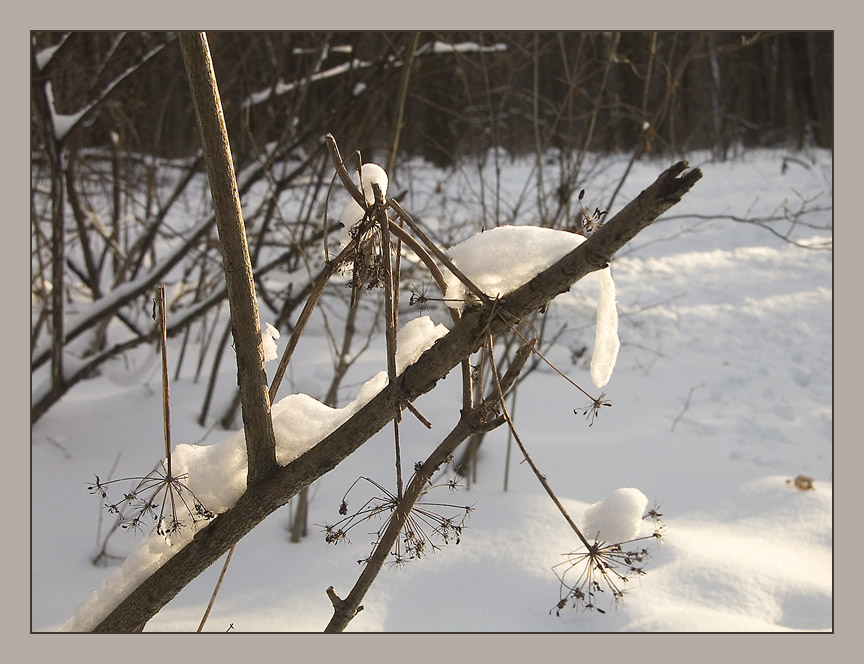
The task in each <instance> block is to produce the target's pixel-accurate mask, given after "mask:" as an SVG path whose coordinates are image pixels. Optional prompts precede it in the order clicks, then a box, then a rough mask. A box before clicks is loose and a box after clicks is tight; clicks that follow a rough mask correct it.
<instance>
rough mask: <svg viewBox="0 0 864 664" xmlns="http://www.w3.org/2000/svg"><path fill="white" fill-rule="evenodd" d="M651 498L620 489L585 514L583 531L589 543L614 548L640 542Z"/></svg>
mask: <svg viewBox="0 0 864 664" xmlns="http://www.w3.org/2000/svg"><path fill="white" fill-rule="evenodd" d="M647 506H648V498H647V497H646V496H645V494H644V493H642V492H641V491H640V490H639V489H632V488H626V489H618V490H617V491H616V492H615V493H613V494H612V495H611V496H609V497H608V498H606V499H605V500H601V501H600V502H597V503H594V504H593V505H590V506H588V507H587V508H586V509H585V511H584V512H583V513H582V530H583V532H584V534H585V536H586V537H587V538H588V539H589V540H595V539H596V540H597V541H599V542H606V543H607V544H611V543H613V542H616V543H617V542H627V541H629V540H632V539H636V538H637V537H639V535H640V534H641V533H642V523H643V522H642V517H643V516H644V515H645V508H646V507H647Z"/></svg>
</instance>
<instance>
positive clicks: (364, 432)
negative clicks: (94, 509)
mask: <svg viewBox="0 0 864 664" xmlns="http://www.w3.org/2000/svg"><path fill="white" fill-rule="evenodd" d="M687 168H688V167H687V164H686V163H685V162H679V163H677V164H675V165H673V166H672V167H670V168H669V169H667V170H666V171H664V172H663V173H662V174H661V175H660V176H659V177H658V178H657V180H656V181H655V182H654V183H653V184H652V185H650V186H649V187H648V188H647V189H645V190H644V191H643V192H642V193H640V194H639V196H637V197H636V199H634V200H633V201H632V202H631V203H630V204H628V205H627V206H626V207H625V208H624V209H623V210H621V211H620V212H619V213H618V214H616V215H615V216H614V217H613V218H612V219H610V220H609V221H608V222H607V223H606V224H605V225H604V226H603V227H602V228H601V229H600V230H598V231H596V232H595V233H594V234H592V235H591V237H590V238H588V239H587V240H586V241H585V242H583V243H582V244H580V245H579V246H578V247H577V248H576V249H574V250H573V251H572V252H570V253H569V254H567V255H566V256H565V257H564V258H562V259H561V260H559V261H558V262H557V263H556V264H555V265H553V266H552V267H550V268H548V269H547V270H545V271H543V272H541V273H540V274H538V275H537V276H536V277H535V278H534V279H532V280H531V281H530V282H528V283H527V284H525V285H523V286H522V287H521V288H519V289H517V290H516V291H514V292H513V293H511V294H509V295H507V296H505V297H503V298H501V299H500V300H497V301H495V302H494V303H493V304H492V305H487V304H480V305H477V306H474V307H470V308H468V309H466V310H465V312H464V313H463V315H462V317H461V318H460V319H459V322H458V323H456V324H454V326H453V329H452V330H451V331H450V332H449V333H448V334H446V335H445V336H443V337H442V338H440V339H439V340H438V341H437V342H436V343H435V344H434V345H433V346H432V347H431V348H430V349H429V350H427V351H426V352H425V353H423V355H422V356H421V357H420V358H419V359H418V360H417V361H416V362H415V363H414V364H412V365H411V366H409V367H407V368H406V369H405V370H404V372H403V373H402V374H401V375H400V376H399V379H398V381H397V383H398V384H397V389H396V390H393V389H386V388H385V389H383V390H382V391H381V392H380V393H379V394H378V395H377V396H376V397H374V398H373V399H372V400H371V401H370V402H369V403H367V404H366V406H364V407H363V408H361V409H360V410H359V411H358V412H357V413H356V414H355V415H354V416H353V417H351V418H350V419H349V420H348V421H346V422H345V423H344V424H343V425H342V426H340V427H339V428H338V429H336V430H335V431H334V432H333V433H331V434H330V435H329V436H327V437H326V438H324V439H323V440H322V441H321V442H319V443H318V444H317V445H315V446H314V447H313V448H311V449H310V450H309V451H307V452H306V453H305V454H303V455H301V456H300V457H298V458H297V459H295V460H294V461H292V462H291V463H289V464H288V465H286V466H283V467H279V468H278V470H276V471H275V472H273V473H271V474H270V475H268V476H266V477H262V478H261V479H260V480H259V481H258V482H257V483H255V484H250V485H249V486H248V488H247V490H246V493H245V494H243V496H241V497H240V499H239V500H238V501H237V503H236V504H235V505H234V507H233V508H231V509H230V510H228V511H227V512H224V513H223V514H221V515H219V516H218V517H216V518H215V519H214V520H213V521H212V522H211V523H210V525H208V526H207V527H205V528H204V529H203V530H201V531H199V532H198V533H197V534H196V535H195V537H194V538H193V540H192V541H191V542H190V543H189V544H187V545H186V546H185V547H183V548H182V549H181V550H179V551H178V552H177V553H176V554H175V555H174V556H173V557H172V558H171V559H169V560H168V561H167V562H166V563H165V564H164V565H162V566H161V567H160V568H159V569H158V570H156V571H155V572H154V573H153V574H152V575H151V576H150V577H148V578H147V579H146V580H145V581H143V582H142V583H141V584H140V585H139V586H138V587H136V588H135V589H133V590H132V591H131V592H130V594H129V595H128V596H127V598H126V599H125V600H123V601H122V602H121V603H120V604H119V605H118V606H117V607H115V608H114V610H112V611H111V613H109V614H108V616H107V617H106V618H105V619H104V620H102V621H101V622H100V623H99V624H98V625H97V626H96V627H95V628H94V630H93V631H97V632H123V631H131V630H134V629H136V628H137V627H139V626H140V625H141V624H142V623H144V622H146V621H147V620H149V619H150V618H151V617H152V616H153V615H155V614H156V613H157V612H158V611H159V610H160V609H161V608H162V607H163V606H164V605H165V604H166V603H168V602H169V601H170V600H171V599H172V598H173V597H174V596H175V595H176V594H177V593H178V592H180V590H181V589H182V588H183V587H185V586H186V585H187V584H188V583H189V582H190V581H192V580H193V579H194V578H195V577H196V576H198V575H199V574H200V573H201V572H203V571H204V570H205V569H206V568H207V567H209V566H210V565H211V564H213V563H214V562H216V561H217V560H218V559H219V558H220V557H221V556H222V555H224V554H225V552H226V551H228V550H229V549H230V548H231V546H232V545H233V544H235V543H236V542H237V541H239V540H240V539H241V538H242V537H243V536H244V535H246V534H247V533H248V532H249V531H250V530H252V529H253V528H254V527H255V526H256V525H257V524H258V523H260V522H261V521H262V520H263V519H264V518H265V517H267V515H269V514H270V513H272V512H273V511H275V510H276V509H278V508H279V507H281V506H282V505H284V504H285V503H287V502H288V500H290V499H291V498H292V497H293V496H294V495H296V494H297V493H298V492H299V491H300V490H301V489H302V488H303V487H305V486H307V485H308V484H310V483H311V482H313V481H314V480H316V479H317V478H319V477H321V476H322V475H324V474H325V473H327V472H329V471H330V470H332V469H333V468H335V467H336V466H337V465H338V464H339V463H340V462H341V461H342V460H343V459H345V458H346V457H348V456H349V455H350V454H352V453H353V452H354V451H355V450H357V449H358V448H359V447H360V446H362V445H363V444H364V443H365V442H366V441H367V440H368V439H369V438H371V437H372V435H373V434H375V433H376V432H377V431H379V430H380V429H381V428H383V427H384V426H385V425H386V424H387V423H388V422H389V421H390V420H391V419H392V418H393V417H394V414H395V406H396V404H395V402H394V396H395V395H396V394H398V395H400V396H401V397H402V398H403V399H409V400H413V399H416V398H417V397H418V396H420V395H422V394H425V393H426V392H429V391H430V390H432V389H433V388H434V387H435V385H436V383H437V382H438V381H439V380H440V379H442V378H443V377H444V376H446V375H447V373H449V372H450V370H451V369H453V368H454V367H456V366H457V365H458V364H459V363H460V362H461V361H462V360H463V359H465V358H467V357H469V356H470V355H471V354H472V353H474V352H475V351H476V350H477V349H478V348H479V347H480V346H481V345H482V344H483V342H484V339H485V338H486V335H487V334H488V333H492V334H496V333H498V332H502V331H504V330H505V329H507V328H508V325H509V324H508V322H507V320H505V318H504V317H502V316H498V315H495V314H496V312H498V311H501V310H503V311H506V312H507V313H509V314H510V315H511V316H516V317H518V318H524V317H526V316H527V315H528V314H530V313H532V312H534V311H536V310H538V309H540V308H541V307H543V306H544V305H546V304H547V303H548V302H549V301H551V300H552V299H553V298H554V297H555V296H557V295H559V294H560V293H563V292H566V291H567V290H568V289H569V288H570V287H571V286H572V285H573V284H575V283H576V282H577V281H579V280H580V279H581V278H582V277H584V276H585V275H587V274H588V273H590V272H593V271H595V270H597V269H600V268H601V267H603V266H604V265H605V264H607V263H608V261H609V260H611V258H612V256H613V254H614V253H615V252H616V251H618V250H619V249H621V247H623V246H624V245H625V244H626V243H627V242H629V241H630V240H631V239H632V238H634V237H635V236H636V235H637V234H638V233H639V232H640V231H641V230H642V229H644V228H645V227H647V226H648V225H649V224H650V223H651V222H652V221H654V219H656V218H657V217H658V216H659V215H661V214H663V212H665V211H666V210H668V209H669V208H670V207H672V206H673V205H675V204H676V203H677V202H678V201H680V200H681V197H682V196H683V195H684V194H685V193H687V191H689V190H690V188H691V187H692V186H693V185H694V184H695V183H696V182H697V181H698V180H699V179H700V178H701V177H702V173H701V171H699V170H698V169H694V170H689V171H688V170H687Z"/></svg>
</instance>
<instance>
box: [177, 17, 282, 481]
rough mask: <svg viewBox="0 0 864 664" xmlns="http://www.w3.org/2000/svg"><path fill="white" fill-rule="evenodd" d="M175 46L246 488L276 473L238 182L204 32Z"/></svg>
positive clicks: (190, 34) (185, 35)
mask: <svg viewBox="0 0 864 664" xmlns="http://www.w3.org/2000/svg"><path fill="white" fill-rule="evenodd" d="M180 46H181V48H182V50H183V61H184V63H185V65H186V73H187V76H188V78H189V87H190V89H191V91H192V97H193V101H194V104H195V114H196V117H197V118H198V128H199V130H200V132H201V142H202V144H203V147H204V160H205V162H206V164H207V176H208V178H209V180H210V191H211V194H212V196H213V209H214V212H215V215H216V227H217V229H218V231H219V243H220V248H221V251H222V264H223V268H224V272H225V282H226V285H227V290H228V303H229V307H230V314H231V331H232V334H233V336H234V349H235V352H236V355H237V383H238V385H239V387H240V403H241V408H242V416H243V428H244V429H245V431H246V453H247V457H248V463H249V471H248V475H247V479H246V482H247V485H248V486H251V485H253V484H254V483H255V482H257V481H259V480H261V479H262V478H264V477H266V476H268V475H269V474H271V473H272V472H273V471H274V470H276V468H277V467H278V466H277V464H276V439H275V437H274V435H273V422H272V420H271V418H270V398H269V395H268V389H267V372H266V370H265V369H264V350H263V346H262V342H261V330H260V324H259V321H258V301H257V299H256V296H255V283H254V281H253V276H252V265H251V263H250V261H249V246H248V244H247V242H246V227H245V225H244V223H243V213H242V211H241V209H240V196H239V194H238V192H237V180H236V178H235V177H234V164H233V161H232V158H231V147H230V145H229V143H228V133H227V131H226V129H225V118H224V116H223V114H222V103H221V101H220V99H219V89H218V87H217V86H216V76H215V74H214V72H213V63H212V61H211V59H210V49H209V47H208V45H207V36H206V35H205V34H204V33H203V32H182V33H180Z"/></svg>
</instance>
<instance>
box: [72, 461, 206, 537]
mask: <svg viewBox="0 0 864 664" xmlns="http://www.w3.org/2000/svg"><path fill="white" fill-rule="evenodd" d="M95 477H96V481H95V482H93V483H91V484H90V485H88V487H87V488H88V490H89V491H90V493H92V494H98V495H99V496H100V497H101V498H102V499H103V500H104V501H106V502H105V509H107V510H108V513H109V514H116V515H117V516H118V518H119V520H120V527H121V528H124V529H132V530H142V529H143V525H142V522H147V521H152V522H153V524H154V525H153V527H154V528H155V530H156V532H157V533H159V534H160V535H162V536H163V537H164V538H165V540H166V541H167V542H168V543H169V544H170V543H171V535H172V534H173V533H175V532H177V531H178V530H180V529H181V528H183V527H185V526H186V525H188V524H189V523H191V524H192V525H193V526H197V525H198V524H199V523H200V522H202V521H209V520H210V519H212V518H213V517H215V516H216V515H215V514H214V513H213V512H211V511H210V510H208V509H207V508H206V507H204V505H203V504H202V503H201V501H200V500H198V498H197V496H195V494H194V493H193V491H192V490H191V489H190V488H189V487H188V486H187V485H186V484H185V480H186V479H187V477H188V475H187V474H185V473H184V474H183V475H177V476H172V475H170V474H169V472H168V470H167V469H166V466H165V461H162V462H160V463H159V465H157V467H156V468H155V469H154V470H153V471H152V472H151V473H149V474H147V475H145V476H143V477H124V478H120V479H116V480H110V481H108V482H103V481H101V480H100V479H99V476H98V475H95ZM129 481H137V484H136V485H135V487H134V488H133V489H132V490H131V491H128V492H126V493H124V494H123V497H122V498H121V499H120V500H118V501H115V502H113V503H112V502H109V501H108V491H107V489H106V487H108V486H109V485H113V484H117V483H118V482H129Z"/></svg>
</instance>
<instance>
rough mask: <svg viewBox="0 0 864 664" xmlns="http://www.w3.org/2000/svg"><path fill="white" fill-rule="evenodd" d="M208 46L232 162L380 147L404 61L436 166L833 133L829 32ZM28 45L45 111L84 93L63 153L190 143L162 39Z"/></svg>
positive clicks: (416, 148)
mask: <svg viewBox="0 0 864 664" xmlns="http://www.w3.org/2000/svg"><path fill="white" fill-rule="evenodd" d="M208 39H209V41H210V48H211V52H212V56H213V61H214V67H215V71H216V75H217V78H218V81H219V88H220V93H221V95H222V101H223V104H224V107H225V112H226V118H227V121H228V131H229V135H230V136H231V140H232V147H233V149H234V150H235V152H236V155H235V158H236V159H237V161H238V163H239V164H240V165H242V164H243V163H246V162H247V160H248V159H249V158H250V155H251V154H253V153H255V152H257V150H258V149H259V148H256V147H255V146H256V145H257V146H260V145H263V144H265V143H267V142H272V141H284V142H285V147H286V150H287V151H288V152H290V151H291V150H292V149H296V148H301V147H302V148H307V149H308V148H310V147H313V146H320V143H321V136H322V135H323V134H325V133H327V132H331V133H333V134H334V135H336V136H338V137H339V138H340V141H341V142H342V143H343V144H345V145H350V146H352V147H356V148H359V149H361V150H364V148H365V150H366V151H368V150H377V149H383V150H388V149H389V148H390V147H391V141H392V138H393V132H394V124H395V122H396V113H397V110H398V106H399V105H398V104H397V103H396V102H397V99H398V98H399V93H400V86H401V83H402V78H403V70H404V68H405V66H406V65H410V68H411V75H410V79H409V80H408V82H407V86H408V87H407V98H406V101H405V107H404V118H405V120H404V126H403V128H402V133H401V138H400V143H399V147H400V149H401V150H403V151H404V152H405V153H407V154H411V155H420V156H423V157H426V158H428V159H429V160H431V161H433V162H435V163H436V164H438V165H448V164H452V163H453V161H454V160H456V159H458V158H459V157H461V156H464V155H465V153H470V154H478V153H481V152H482V151H484V150H486V149H487V148H489V147H491V146H499V147H503V148H504V149H506V150H507V151H508V152H510V153H515V154H520V153H528V152H532V153H533V152H534V151H535V150H536V149H537V147H538V140H539V141H541V142H542V143H543V147H560V148H562V149H565V150H569V149H578V150H584V149H588V150H592V151H605V152H615V151H621V150H624V151H628V152H629V151H630V150H632V149H633V148H634V146H635V145H637V144H638V143H640V142H641V143H642V144H643V145H644V148H645V149H646V150H651V151H664V152H670V153H683V152H686V151H688V150H693V149H706V148H707V149H711V150H713V151H714V152H715V154H716V156H717V157H719V158H722V157H723V156H724V155H725V154H726V153H727V151H728V150H729V148H730V147H731V146H734V145H741V146H746V147H751V146H777V145H783V146H787V147H802V146H804V145H818V146H823V147H830V146H831V145H832V141H833V121H832V117H833V104H832V85H833V80H832V79H833V34H832V33H830V32H806V33H805V32H776V33H775V32H761V33H743V32H742V33H738V32H704V31H698V32H446V33H426V32H421V33H414V32H221V33H220V32H210V33H208ZM33 43H34V48H35V49H36V50H37V51H38V50H39V49H44V48H46V47H51V46H57V45H58V44H59V47H58V48H57V50H56V52H55V53H54V57H53V58H52V59H51V61H50V64H49V65H48V66H47V67H46V69H45V70H44V71H37V70H36V69H35V68H34V70H33V71H32V76H33V78H34V79H36V80H37V81H38V82H41V83H44V82H45V81H50V83H51V88H52V91H53V96H54V104H55V110H56V112H57V113H61V114H70V115H71V114H74V113H77V112H80V111H81V110H82V109H85V108H87V107H88V106H89V105H91V104H94V103H95V104H96V108H94V110H93V112H91V113H89V114H88V116H87V117H86V118H85V119H84V121H83V122H82V123H81V125H80V126H79V127H78V128H77V132H76V136H75V137H74V138H75V142H76V143H77V144H79V145H80V146H87V147H97V146H104V147H108V146H110V144H111V137H112V134H113V135H114V136H115V140H116V141H117V142H118V143H119V145H120V146H122V147H123V149H124V150H128V151H134V152H139V153H144V154H151V155H160V156H169V157H170V156H188V155H190V154H193V153H194V152H195V151H196V150H197V149H198V135H197V132H196V127H195V119H194V115H193V111H192V105H191V103H190V97H189V90H188V86H187V83H186V78H185V73H184V70H183V62H182V58H181V55H180V49H179V47H177V45H176V43H175V41H174V34H173V33H167V32H155V33H153V32H135V33H113V32H79V33H71V34H66V33H53V32H38V33H33ZM472 45H473V46H472ZM448 46H449V47H451V48H448ZM154 49H155V50H156V52H155V53H153V51H154ZM148 55H150V57H149V58H148ZM130 70H131V71H130ZM124 73H125V74H128V75H127V76H125V77H124V78H123V79H122V80H121V81H120V82H119V83H118V84H117V85H114V86H113V87H110V89H109V86H112V84H113V83H114V82H115V81H116V79H118V77H121V76H123V75H124ZM286 84H287V85H286ZM33 108H34V111H33V112H32V113H31V116H32V122H31V137H32V144H33V151H34V153H35V154H38V153H39V152H40V150H41V149H42V143H43V137H44V131H42V130H40V127H39V125H40V122H41V120H40V117H39V115H40V113H39V104H38V103H37V104H34V105H33ZM646 123H647V124H646ZM71 138H72V137H70V139H71Z"/></svg>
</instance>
